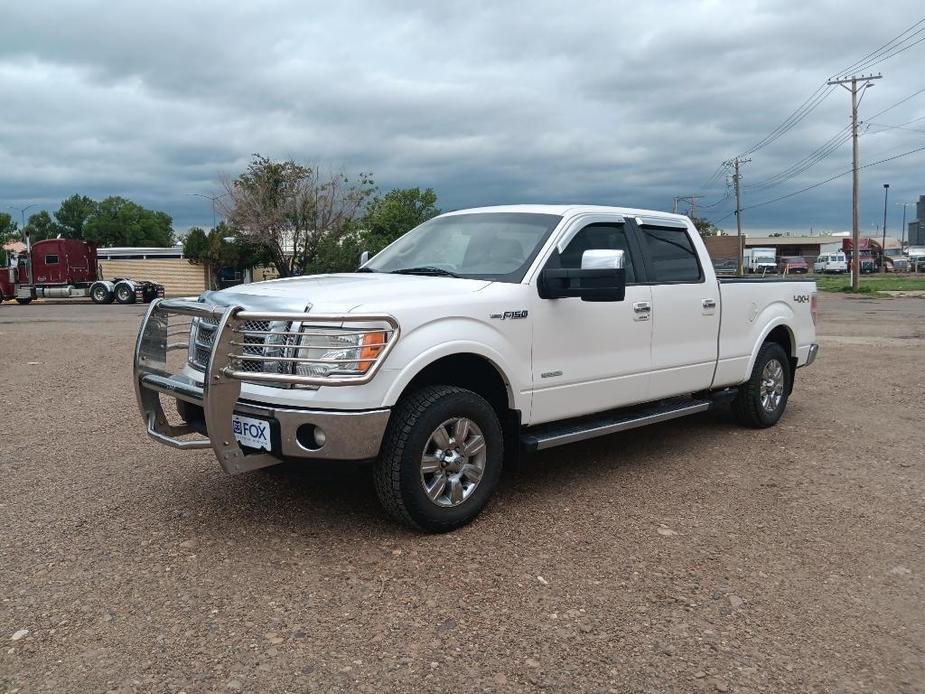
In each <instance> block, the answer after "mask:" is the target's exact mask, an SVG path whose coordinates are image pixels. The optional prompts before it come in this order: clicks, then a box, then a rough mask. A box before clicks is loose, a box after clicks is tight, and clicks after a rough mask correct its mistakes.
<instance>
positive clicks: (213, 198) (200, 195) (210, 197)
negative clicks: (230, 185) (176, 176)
mask: <svg viewBox="0 0 925 694" xmlns="http://www.w3.org/2000/svg"><path fill="white" fill-rule="evenodd" d="M187 195H194V196H195V197H197V198H204V199H205V200H211V201H212V228H213V229H214V228H215V201H216V200H221V199H222V198H223V197H225V196H226V195H228V193H222V194H221V195H206V194H205V193H187Z"/></svg>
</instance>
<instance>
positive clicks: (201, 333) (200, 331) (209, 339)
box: [189, 318, 218, 371]
mask: <svg viewBox="0 0 925 694" xmlns="http://www.w3.org/2000/svg"><path fill="white" fill-rule="evenodd" d="M190 330H192V333H193V335H192V337H193V339H192V340H191V344H190V355H189V361H190V364H192V365H193V366H195V367H196V368H197V369H202V370H203V371H205V370H206V368H207V367H208V365H209V356H210V355H211V354H212V345H213V344H215V331H216V330H218V321H217V320H215V319H213V318H196V319H194V320H193V324H192V326H191V327H190Z"/></svg>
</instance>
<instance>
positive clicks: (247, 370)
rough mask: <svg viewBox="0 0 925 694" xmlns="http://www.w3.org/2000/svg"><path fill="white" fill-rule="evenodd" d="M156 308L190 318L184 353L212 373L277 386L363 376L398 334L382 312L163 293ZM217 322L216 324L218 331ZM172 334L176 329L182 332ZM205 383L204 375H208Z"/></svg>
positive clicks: (358, 380)
mask: <svg viewBox="0 0 925 694" xmlns="http://www.w3.org/2000/svg"><path fill="white" fill-rule="evenodd" d="M159 301H160V303H162V304H163V309H162V312H164V311H166V312H167V313H170V312H171V311H172V312H174V313H180V314H185V315H188V316H190V317H191V318H192V320H191V322H190V324H189V327H188V328H187V330H188V333H187V334H188V335H189V341H188V345H186V344H184V343H182V342H178V343H175V346H176V348H177V349H184V348H186V351H187V354H186V361H187V363H188V364H189V365H190V366H192V367H193V368H195V369H197V370H200V371H204V372H209V363H210V361H212V362H213V364H212V371H213V373H212V378H215V380H216V381H219V382H221V380H222V378H232V379H238V380H241V381H247V382H250V383H259V384H264V385H268V386H276V387H282V388H291V387H301V388H317V387H320V386H328V385H329V386H348V385H361V384H364V383H367V382H368V381H369V380H370V379H372V378H373V376H374V375H375V374H376V372H377V371H378V369H379V367H380V366H381V364H382V362H383V361H384V360H385V359H386V357H387V356H388V354H389V352H391V350H392V348H393V347H394V345H395V342H396V341H397V340H398V336H399V326H398V322H397V321H396V320H395V318H394V317H392V316H390V315H388V314H378V313H369V314H351V313H346V314H310V313H308V312H304V313H303V312H297V311H251V310H247V309H243V308H240V307H235V306H231V307H227V308H224V309H221V308H220V307H217V306H209V305H202V304H201V303H199V302H190V301H187V300H174V301H163V300H159ZM219 326H224V327H223V329H222V332H221V333H219ZM180 334H183V333H182V332H181V333H180ZM210 383H211V380H210Z"/></svg>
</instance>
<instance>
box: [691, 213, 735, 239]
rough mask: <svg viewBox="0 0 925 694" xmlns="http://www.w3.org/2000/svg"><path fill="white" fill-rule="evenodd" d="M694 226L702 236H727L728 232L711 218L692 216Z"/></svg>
mask: <svg viewBox="0 0 925 694" xmlns="http://www.w3.org/2000/svg"><path fill="white" fill-rule="evenodd" d="M691 221H692V222H693V223H694V226H695V227H697V231H698V232H699V233H700V235H701V236H725V235H726V232H725V231H723V230H722V229H720V228H719V227H718V226H716V225H715V224H714V223H713V222H711V221H710V220H709V219H704V218H703V217H691Z"/></svg>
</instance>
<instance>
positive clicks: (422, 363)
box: [383, 340, 529, 411]
mask: <svg viewBox="0 0 925 694" xmlns="http://www.w3.org/2000/svg"><path fill="white" fill-rule="evenodd" d="M462 354H469V355H474V356H476V357H481V358H482V359H485V361H487V362H488V363H489V364H490V365H491V366H492V367H493V368H494V369H495V371H497V372H498V375H499V376H500V377H501V380H502V381H503V382H504V385H505V389H506V390H507V396H508V406H509V407H510V408H511V409H516V410H521V411H528V410H529V407H526V405H529V396H528V395H522V394H521V393H519V392H517V389H516V387H515V385H514V384H513V383H512V382H511V379H510V377H509V375H508V374H509V373H510V371H509V370H508V369H507V368H506V364H505V359H504V357H503V356H502V355H501V354H500V353H499V352H498V351H496V350H494V349H492V348H491V347H489V346H487V345H485V344H483V343H481V342H473V341H469V340H454V341H452V342H444V343H441V344H439V345H435V346H434V347H432V348H430V349H428V350H426V351H424V352H422V353H420V354H419V355H418V356H417V357H415V358H414V359H413V360H412V361H410V362H409V363H407V364H406V365H405V366H404V367H403V368H402V369H401V370H400V371H399V372H398V374H397V375H396V376H395V377H394V378H393V379H392V384H391V386H389V389H388V391H386V394H385V397H384V399H383V406H384V407H394V405H395V403H397V402H398V399H399V398H400V397H401V395H402V393H404V392H405V389H406V388H407V387H408V385H409V384H410V383H411V381H412V380H414V377H415V376H417V375H418V374H419V373H421V371H423V370H424V369H426V368H427V367H428V366H430V365H431V364H433V363H434V362H436V361H439V360H440V359H443V358H445V357H452V356H455V355H462Z"/></svg>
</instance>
